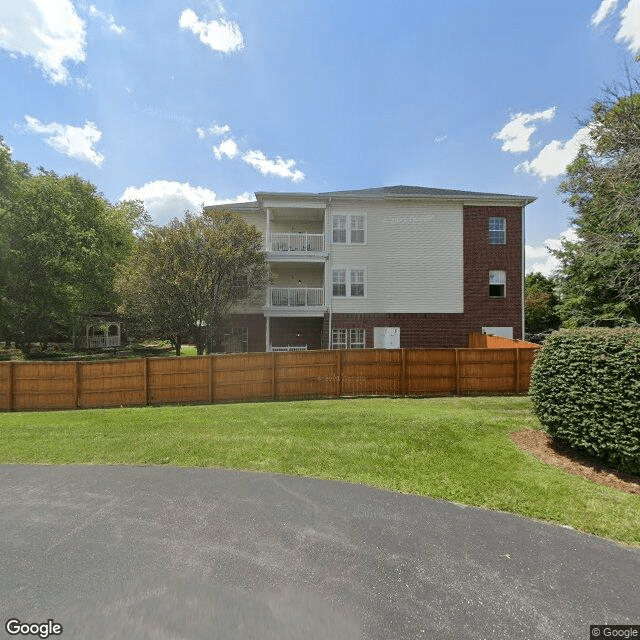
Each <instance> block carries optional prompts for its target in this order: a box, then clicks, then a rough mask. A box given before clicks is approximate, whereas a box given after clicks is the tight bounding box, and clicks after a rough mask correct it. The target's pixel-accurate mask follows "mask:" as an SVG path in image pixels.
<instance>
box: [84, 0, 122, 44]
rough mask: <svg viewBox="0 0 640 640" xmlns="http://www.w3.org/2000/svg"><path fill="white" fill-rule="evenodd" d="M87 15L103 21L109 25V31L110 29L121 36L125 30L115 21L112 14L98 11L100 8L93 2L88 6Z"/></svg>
mask: <svg viewBox="0 0 640 640" xmlns="http://www.w3.org/2000/svg"><path fill="white" fill-rule="evenodd" d="M89 15H90V16H91V17H93V18H97V19H98V20H101V21H102V22H104V23H105V24H106V25H107V27H109V31H112V32H113V33H115V34H116V35H119V36H121V35H122V34H123V33H124V32H125V31H126V29H125V28H124V27H123V26H122V25H119V24H118V23H117V22H116V21H115V18H114V17H113V16H112V15H109V14H107V13H104V12H102V11H100V9H98V8H97V7H96V6H95V5H93V4H92V5H91V6H90V7H89Z"/></svg>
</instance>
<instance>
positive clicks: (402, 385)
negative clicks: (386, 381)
mask: <svg viewBox="0 0 640 640" xmlns="http://www.w3.org/2000/svg"><path fill="white" fill-rule="evenodd" d="M400 358H401V359H402V378H401V379H400V395H403V396H406V395H407V360H406V355H405V349H400Z"/></svg>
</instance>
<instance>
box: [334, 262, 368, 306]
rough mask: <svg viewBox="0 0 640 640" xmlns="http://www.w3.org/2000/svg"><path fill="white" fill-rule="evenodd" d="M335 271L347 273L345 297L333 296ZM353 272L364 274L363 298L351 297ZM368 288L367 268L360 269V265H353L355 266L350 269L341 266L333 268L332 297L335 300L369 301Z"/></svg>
mask: <svg viewBox="0 0 640 640" xmlns="http://www.w3.org/2000/svg"><path fill="white" fill-rule="evenodd" d="M334 271H344V272H345V276H346V277H345V285H346V287H345V291H346V295H344V296H334V295H333V273H334ZM352 271H362V273H363V274H364V295H362V296H352V295H351V272H352ZM368 288H369V287H368V286H367V268H366V267H360V266H358V265H353V266H349V267H345V266H339V265H333V266H332V267H331V296H332V297H333V298H337V299H338V300H344V299H345V298H350V299H352V300H366V299H367V293H368Z"/></svg>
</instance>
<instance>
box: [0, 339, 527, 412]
mask: <svg viewBox="0 0 640 640" xmlns="http://www.w3.org/2000/svg"><path fill="white" fill-rule="evenodd" d="M534 357H535V350H533V349H517V348H514V349H486V348H480V349H391V350H387V349H365V350H358V349H354V350H348V351H293V352H289V353H248V354H230V355H215V356H198V357H184V358H142V359H138V360H109V361H101V362H0V410H3V411H25V410H44V409H88V408H97V407H120V406H143V405H155V404H171V403H209V402H244V401H252V400H288V399H294V398H307V399H310V398H337V397H341V396H375V395H397V396H404V395H411V396H428V395H448V394H451V393H458V394H473V393H524V392H527V391H528V389H529V382H530V376H531V365H532V363H533V358H534Z"/></svg>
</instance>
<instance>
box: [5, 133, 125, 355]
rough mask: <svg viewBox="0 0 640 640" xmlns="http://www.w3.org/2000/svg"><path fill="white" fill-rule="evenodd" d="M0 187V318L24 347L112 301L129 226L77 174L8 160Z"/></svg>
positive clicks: (66, 329)
mask: <svg viewBox="0 0 640 640" xmlns="http://www.w3.org/2000/svg"><path fill="white" fill-rule="evenodd" d="M0 162H2V164H3V167H2V169H3V173H4V169H7V170H8V171H9V175H10V177H9V179H7V180H3V183H2V184H1V185H0V191H1V197H2V200H1V201H0V228H1V229H2V231H1V232H0V273H1V274H2V277H1V278H0V317H1V318H2V321H3V326H4V329H5V336H4V338H5V339H10V340H14V341H15V342H16V345H17V346H18V347H20V348H22V349H24V350H26V351H28V350H29V349H30V347H29V345H30V344H31V343H33V342H39V343H40V344H41V345H46V344H47V342H48V341H49V340H50V339H51V338H52V337H53V336H54V335H56V334H58V333H60V332H63V333H64V334H66V337H69V334H70V329H71V328H72V326H73V325H74V323H75V322H77V319H78V318H79V317H81V316H83V315H85V314H89V313H91V312H93V311H96V310H99V309H103V308H109V307H111V306H112V305H114V304H115V302H116V299H115V297H114V291H113V280H114V276H115V269H116V265H117V263H118V262H120V261H122V260H124V259H125V258H126V256H127V255H128V253H130V251H131V250H132V248H133V234H132V228H133V224H132V221H131V219H130V216H128V215H127V214H126V212H125V211H124V210H123V209H122V208H118V207H112V206H111V205H110V204H109V203H108V202H107V201H106V200H105V199H104V198H103V197H102V196H101V195H100V194H99V193H98V192H97V190H96V188H95V187H94V186H93V185H92V184H91V183H89V182H87V181H86V180H83V179H82V178H80V177H79V176H62V177H61V176H58V175H56V174H55V173H53V172H51V171H45V170H43V169H40V170H39V172H38V173H37V174H36V175H32V174H31V173H30V172H29V170H28V167H26V165H22V164H20V163H15V162H13V161H12V160H11V158H10V153H9V152H8V148H7V147H6V145H2V146H0Z"/></svg>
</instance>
